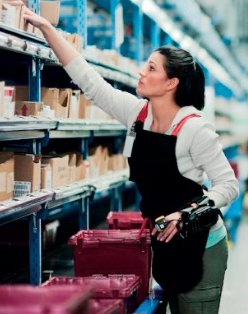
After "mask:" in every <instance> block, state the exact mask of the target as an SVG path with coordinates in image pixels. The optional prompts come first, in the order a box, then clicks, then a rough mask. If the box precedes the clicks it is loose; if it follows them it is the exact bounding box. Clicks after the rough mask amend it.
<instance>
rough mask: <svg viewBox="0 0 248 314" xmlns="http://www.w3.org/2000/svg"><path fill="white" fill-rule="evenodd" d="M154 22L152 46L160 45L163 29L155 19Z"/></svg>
mask: <svg viewBox="0 0 248 314" xmlns="http://www.w3.org/2000/svg"><path fill="white" fill-rule="evenodd" d="M151 22H152V27H151V39H152V48H153V49H154V48H158V47H160V36H161V29H160V28H159V27H158V24H157V23H155V22H154V21H151Z"/></svg>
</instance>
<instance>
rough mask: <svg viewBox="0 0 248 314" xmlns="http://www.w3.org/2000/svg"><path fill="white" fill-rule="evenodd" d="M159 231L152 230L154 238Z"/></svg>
mask: <svg viewBox="0 0 248 314" xmlns="http://www.w3.org/2000/svg"><path fill="white" fill-rule="evenodd" d="M157 232H158V230H157V229H156V228H153V230H152V236H155V235H156V234H157Z"/></svg>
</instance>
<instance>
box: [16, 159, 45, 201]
mask: <svg viewBox="0 0 248 314" xmlns="http://www.w3.org/2000/svg"><path fill="white" fill-rule="evenodd" d="M14 158H15V175H14V177H15V196H20V195H23V194H28V193H30V192H36V191H40V181H41V155H31V154H16V155H14ZM16 182H20V183H16ZM29 189H30V191H29Z"/></svg>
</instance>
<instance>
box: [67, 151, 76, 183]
mask: <svg viewBox="0 0 248 314" xmlns="http://www.w3.org/2000/svg"><path fill="white" fill-rule="evenodd" d="M76 161H77V155H76V153H70V154H69V163H68V167H69V179H68V182H69V183H73V182H76Z"/></svg>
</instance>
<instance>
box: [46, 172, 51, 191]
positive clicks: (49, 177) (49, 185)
mask: <svg viewBox="0 0 248 314" xmlns="http://www.w3.org/2000/svg"><path fill="white" fill-rule="evenodd" d="M45 189H48V190H51V189H52V170H47V171H46V181H45Z"/></svg>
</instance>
